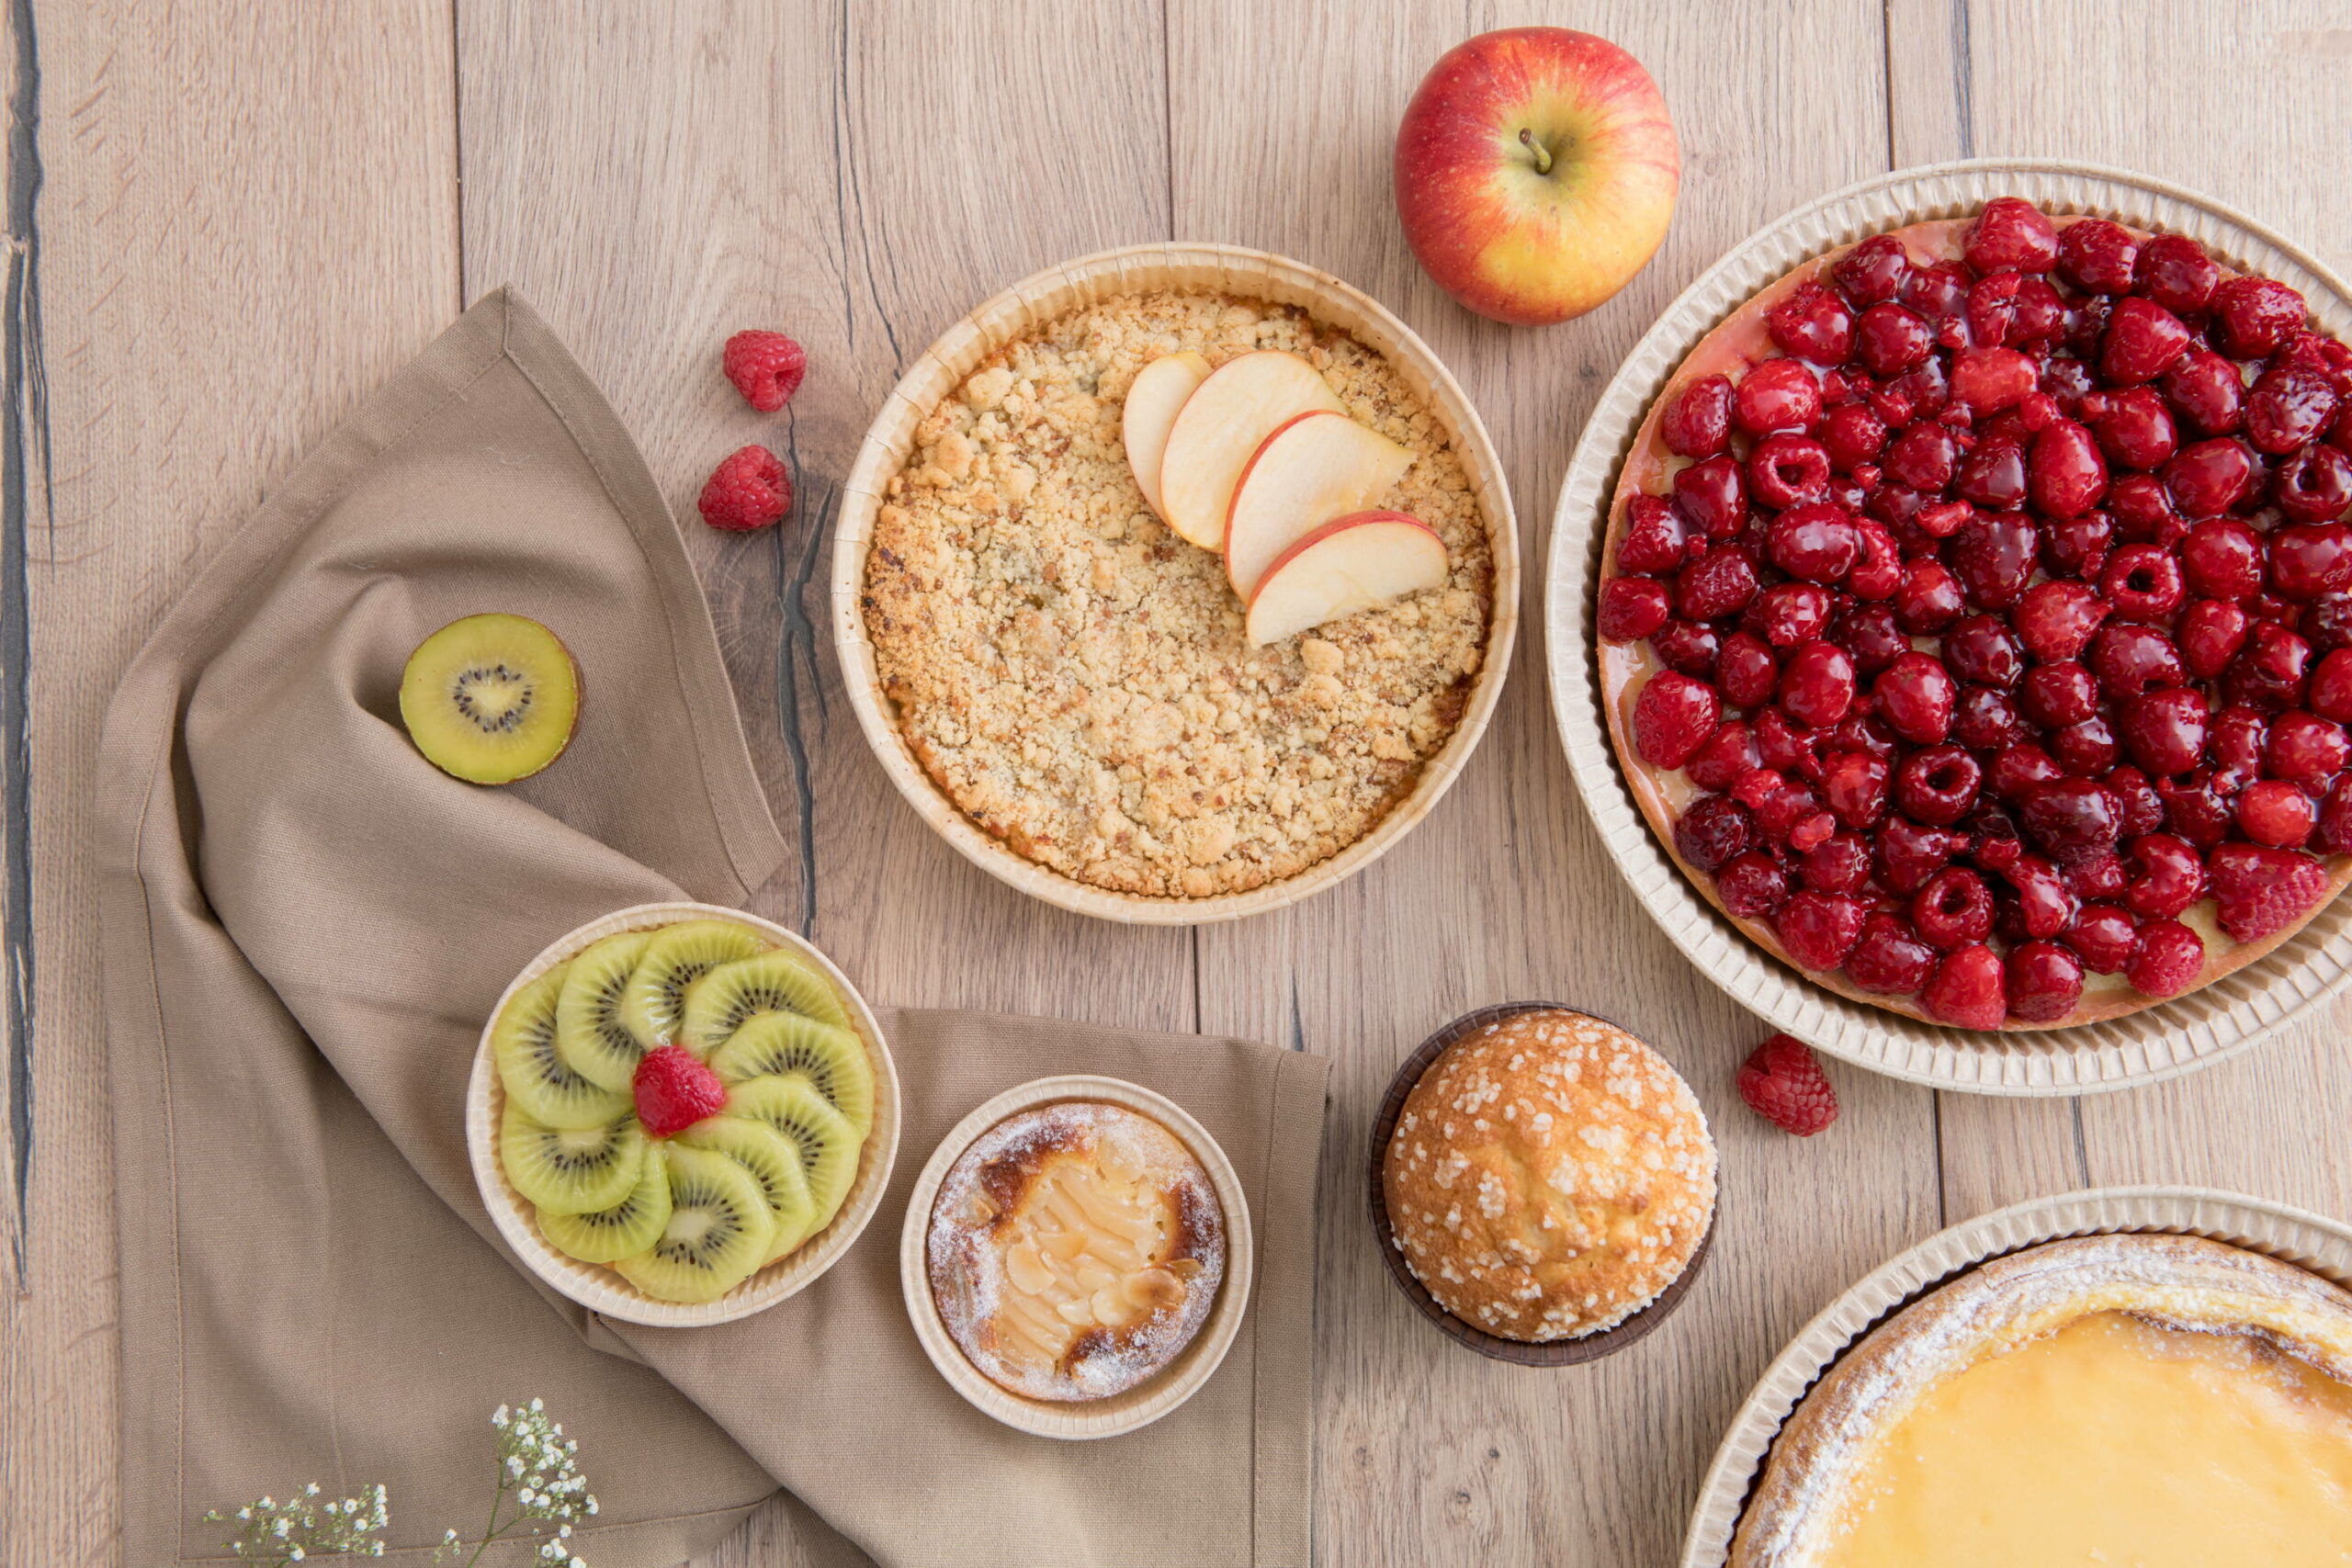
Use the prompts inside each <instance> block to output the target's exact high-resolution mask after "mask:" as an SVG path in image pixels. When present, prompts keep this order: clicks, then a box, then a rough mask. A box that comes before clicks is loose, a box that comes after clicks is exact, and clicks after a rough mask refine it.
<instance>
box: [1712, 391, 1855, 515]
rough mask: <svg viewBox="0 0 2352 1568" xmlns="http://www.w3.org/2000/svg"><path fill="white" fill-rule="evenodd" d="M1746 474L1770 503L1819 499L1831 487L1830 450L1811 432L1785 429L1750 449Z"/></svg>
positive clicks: (1759, 496)
mask: <svg viewBox="0 0 2352 1568" xmlns="http://www.w3.org/2000/svg"><path fill="white" fill-rule="evenodd" d="M1772 363H1773V364H1775V365H1787V364H1791V363H1792V361H1790V360H1786V359H1776V360H1774V361H1772ZM1685 471H1686V472H1687V471H1688V470H1685ZM1746 474H1747V489H1748V491H1749V492H1750V493H1751V494H1753V495H1754V496H1755V497H1756V499H1757V500H1758V501H1760V502H1763V503H1764V504H1765V505H1767V506H1774V507H1788V506H1795V505H1798V504H1800V503H1802V502H1808V501H1819V500H1820V499H1821V498H1822V497H1823V496H1824V495H1826V494H1827V493H1828V491H1829V453H1828V451H1827V450H1826V448H1825V447H1824V446H1822V445H1821V443H1820V442H1818V441H1815V439H1814V438H1813V437H1812V436H1810V435H1799V434H1795V433H1793V432H1791V431H1782V432H1781V433H1780V434H1776V435H1768V436H1766V437H1765V438H1764V439H1763V440H1761V441H1758V443H1757V444H1756V445H1755V446H1754V447H1753V448H1752V449H1751V450H1750V451H1749V452H1748V454H1747V469H1746Z"/></svg>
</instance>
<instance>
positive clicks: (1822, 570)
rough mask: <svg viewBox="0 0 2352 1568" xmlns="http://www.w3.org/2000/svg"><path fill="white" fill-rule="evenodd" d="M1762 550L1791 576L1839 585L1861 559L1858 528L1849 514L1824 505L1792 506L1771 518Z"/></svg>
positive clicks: (1816, 503) (1827, 504) (1853, 517)
mask: <svg viewBox="0 0 2352 1568" xmlns="http://www.w3.org/2000/svg"><path fill="white" fill-rule="evenodd" d="M1764 549H1765V554H1766V555H1768V556H1769V557H1770V558H1771V562H1772V564H1773V565H1774V566H1775V567H1777V568H1779V569H1780V570H1782V571H1784V572H1787V573H1788V574H1789V575H1790V576H1791V577H1798V578H1803V579H1804V581H1807V582H1814V583H1833V582H1842V581H1845V579H1846V577H1847V576H1848V574H1849V573H1850V572H1852V570H1854V568H1855V567H1856V566H1857V565H1858V564H1859V563H1860V560H1861V558H1862V533H1861V527H1860V521H1859V520H1858V519H1857V518H1856V517H1855V516H1854V514H1853V513H1850V512H1848V511H1847V510H1846V509H1845V508H1843V507H1841V506H1835V505H1832V504H1831V503H1829V502H1811V503H1809V504H1806V505H1803V506H1792V507H1790V508H1789V509H1788V510H1787V511H1786V512H1783V513H1781V514H1780V515H1779V516H1778V517H1775V518H1773V519H1772V523H1771V525H1770V528H1769V529H1768V530H1767V531H1766V533H1765V544H1764Z"/></svg>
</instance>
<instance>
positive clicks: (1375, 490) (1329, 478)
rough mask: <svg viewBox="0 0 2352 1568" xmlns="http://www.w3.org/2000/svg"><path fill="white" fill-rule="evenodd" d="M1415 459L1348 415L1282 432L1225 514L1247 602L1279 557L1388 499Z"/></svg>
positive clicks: (1236, 578)
mask: <svg viewBox="0 0 2352 1568" xmlns="http://www.w3.org/2000/svg"><path fill="white" fill-rule="evenodd" d="M1412 461H1413V455H1412V453H1410V452H1408V451H1407V450H1406V449H1405V448H1404V447H1402V446H1397V443H1395V442H1394V441H1391V440H1389V439H1388V437H1386V436H1385V435H1383V434H1380V433H1379V432H1378V431H1374V430H1368V429H1366V428H1365V427H1364V426H1363V425H1361V424H1358V423H1356V422H1355V421H1354V420H1351V419H1350V418H1349V417H1348V416H1347V415H1346V414H1343V413H1332V412H1329V410H1325V409H1317V410H1316V411H1315V412H1312V413H1303V414H1300V415H1299V416H1298V417H1297V418H1295V419H1293V420H1290V421H1288V422H1287V423H1283V424H1282V425H1280V426H1278V427H1276V429H1275V430H1274V431H1273V433H1272V434H1270V435H1268V436H1267V437H1266V439H1265V440H1264V441H1262V442H1261V443H1259V446H1258V449H1257V450H1256V451H1255V452H1252V453H1251V454H1250V460H1249V462H1248V463H1246V464H1245V465H1243V467H1242V469H1241V478H1240V480H1239V481H1238V483H1236V484H1235V485H1234V487H1233V500H1232V502H1230V503H1228V505H1227V508H1226V516H1225V575H1226V578H1227V581H1230V582H1231V583H1232V584H1233V591H1234V592H1236V593H1238V594H1239V595H1240V596H1241V597H1242V599H1243V600H1244V601H1245V602H1246V601H1247V600H1248V599H1249V597H1250V591H1251V590H1252V589H1254V588H1256V587H1257V586H1258V582H1259V580H1260V579H1261V578H1263V577H1264V576H1265V575H1266V569H1267V568H1268V567H1270V566H1272V564H1273V562H1274V558H1275V557H1277V556H1279V555H1281V554H1282V553H1283V551H1284V550H1286V549H1288V548H1289V547H1291V546H1292V544H1293V543H1295V541H1297V540H1298V539H1299V538H1301V537H1303V536H1306V534H1308V533H1310V532H1312V531H1313V530H1314V529H1316V528H1317V527H1318V526H1320V525H1323V524H1325V523H1328V522H1329V521H1330V520H1331V519H1332V518H1334V517H1344V516H1346V515H1347V514H1348V513H1351V512H1361V511H1363V509H1364V508H1366V507H1368V506H1370V505H1371V504H1372V503H1373V502H1375V501H1378V500H1379V499H1380V498H1381V497H1382V496H1384V495H1386V494H1387V493H1388V491H1389V490H1390V488H1391V487H1392V486H1394V485H1395V484H1396V483H1397V479H1399V478H1401V477H1402V476H1403V475H1404V472H1405V470H1406V468H1408V467H1409V466H1410V465H1411V463H1412Z"/></svg>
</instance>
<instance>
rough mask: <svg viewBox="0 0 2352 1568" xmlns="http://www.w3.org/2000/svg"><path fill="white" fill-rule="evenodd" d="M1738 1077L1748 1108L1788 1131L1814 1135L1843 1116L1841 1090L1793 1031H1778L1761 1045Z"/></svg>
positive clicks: (1740, 1091)
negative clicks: (1841, 1112) (1790, 1033)
mask: <svg viewBox="0 0 2352 1568" xmlns="http://www.w3.org/2000/svg"><path fill="white" fill-rule="evenodd" d="M1736 1082H1737V1084H1738V1086H1739V1098H1740V1099H1741V1100H1745V1101H1746V1102H1747V1108H1748V1109H1749V1110H1750V1111H1755V1112H1756V1114H1758V1116H1761V1117H1763V1118H1764V1120H1766V1121H1767V1122H1771V1123H1772V1125H1774V1126H1775V1127H1778V1128H1780V1129H1781V1131H1782V1132H1784V1133H1793V1134H1796V1135H1797V1136H1798V1137H1800V1138H1810V1137H1812V1136H1813V1135H1814V1134H1815V1133H1818V1132H1820V1131H1821V1130H1822V1129H1823V1128H1825V1127H1826V1126H1828V1125H1829V1124H1830V1123H1831V1122H1835V1121H1837V1120H1838V1091H1837V1090H1836V1089H1832V1088H1831V1087H1830V1085H1829V1079H1828V1077H1827V1076H1826V1074H1824V1073H1823V1072H1822V1070H1821V1063H1820V1062H1819V1061H1818V1060H1816V1059H1815V1056H1814V1054H1813V1053H1812V1052H1811V1051H1810V1050H1807V1049H1806V1048H1805V1046H1804V1044H1803V1043H1801V1042H1800V1041H1798V1040H1797V1039H1796V1038H1795V1037H1794V1036H1792V1035H1788V1034H1775V1035H1773V1036H1772V1037H1771V1038H1770V1039H1769V1040H1767V1041H1765V1042H1764V1043H1763V1044H1761V1045H1758V1047H1756V1049H1755V1051H1754V1052H1753V1053H1752V1054H1751V1055H1749V1056H1748V1058H1747V1061H1746V1062H1744V1063H1743V1064H1741V1066H1740V1069H1739V1072H1738V1073H1737V1074H1736Z"/></svg>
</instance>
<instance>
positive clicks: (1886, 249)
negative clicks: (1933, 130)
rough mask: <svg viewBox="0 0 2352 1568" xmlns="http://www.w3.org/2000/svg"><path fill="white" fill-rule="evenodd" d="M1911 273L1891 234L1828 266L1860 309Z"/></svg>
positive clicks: (1889, 295)
mask: <svg viewBox="0 0 2352 1568" xmlns="http://www.w3.org/2000/svg"><path fill="white" fill-rule="evenodd" d="M1910 275H1911V256H1910V253H1908V252H1907V251H1905V249H1904V248H1903V242H1902V241H1900V240H1898V239H1896V238H1895V237H1894V235H1892V234H1873V235H1871V237H1870V238H1869V239H1867V240H1864V241H1863V242H1862V243H1860V244H1859V245H1856V246H1855V247H1854V248H1853V249H1852V250H1850V251H1848V252H1847V253H1846V254H1844V255H1842V256H1840V257H1838V263H1837V265H1835V266H1833V267H1831V268H1830V269H1829V276H1830V278H1831V280H1832V281H1833V282H1835V283H1836V284H1837V286H1838V292H1839V293H1840V294H1843V295H1844V296H1845V297H1846V300H1847V303H1849V304H1850V305H1852V306H1853V307H1854V308H1855V309H1856V310H1866V309H1867V308H1869V307H1870V306H1872V305H1879V304H1883V303H1885V302H1886V301H1887V300H1889V299H1894V297H1895V295H1896V294H1897V293H1899V292H1900V291H1901V290H1902V288H1903V283H1904V280H1905V278H1907V277H1908V276H1910ZM2216 276H2218V269H2216Z"/></svg>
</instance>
